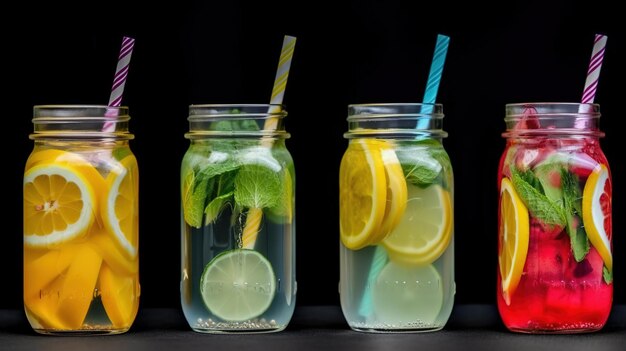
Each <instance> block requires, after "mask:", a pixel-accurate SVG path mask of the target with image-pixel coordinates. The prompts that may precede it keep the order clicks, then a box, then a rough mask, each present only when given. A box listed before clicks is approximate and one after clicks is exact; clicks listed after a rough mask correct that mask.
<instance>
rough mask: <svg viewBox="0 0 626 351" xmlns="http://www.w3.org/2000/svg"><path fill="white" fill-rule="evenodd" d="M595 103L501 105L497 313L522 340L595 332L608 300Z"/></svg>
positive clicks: (607, 243) (607, 231)
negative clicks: (534, 335)
mask: <svg viewBox="0 0 626 351" xmlns="http://www.w3.org/2000/svg"><path fill="white" fill-rule="evenodd" d="M599 118H600V106H599V105H595V104H576V103H531V104H510V105H507V106H506V117H505V122H506V132H505V133H503V136H504V137H505V138H506V148H505V150H504V153H503V154H502V158H501V160H500V166H499V170H498V187H499V192H500V201H499V203H500V205H499V216H498V217H499V239H498V242H499V244H498V248H499V252H498V258H499V265H498V266H499V269H498V286H497V289H498V294H497V296H498V309H499V311H500V316H501V317H502V320H503V322H504V324H505V326H506V327H507V328H509V329H510V330H512V331H516V332H524V333H577V332H587V331H594V330H599V329H601V328H602V327H603V326H604V324H605V323H606V320H607V318H608V316H609V312H610V310H611V303H612V298H613V284H612V269H613V259H612V254H611V234H612V224H611V201H612V198H611V173H610V171H609V166H608V162H607V160H606V157H605V156H604V153H603V152H602V150H601V149H600V143H599V138H600V137H602V136H604V133H602V132H601V131H600V129H599V127H598V124H599Z"/></svg>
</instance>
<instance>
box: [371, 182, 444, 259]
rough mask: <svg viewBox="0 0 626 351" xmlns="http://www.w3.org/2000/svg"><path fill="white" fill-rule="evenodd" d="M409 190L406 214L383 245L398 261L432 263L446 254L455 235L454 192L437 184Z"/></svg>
mask: <svg viewBox="0 0 626 351" xmlns="http://www.w3.org/2000/svg"><path fill="white" fill-rule="evenodd" d="M407 189H408V190H407V197H408V200H407V206H406V210H405V211H404V216H403V217H402V219H401V220H400V223H398V225H397V227H396V228H395V229H394V230H393V231H392V232H391V234H389V236H387V238H386V239H385V240H384V241H383V242H382V244H383V245H384V246H385V248H386V249H387V252H388V253H389V258H390V259H391V260H392V261H394V262H397V263H402V264H408V265H425V264H429V263H432V262H434V261H435V260H436V259H437V258H439V256H441V254H443V252H444V251H445V250H446V248H447V247H448V244H449V243H450V240H451V238H452V204H451V200H450V193H449V192H447V191H445V190H443V188H441V186H439V185H437V184H433V185H431V186H428V187H426V188H420V187H417V186H413V185H409V186H408V187H407Z"/></svg>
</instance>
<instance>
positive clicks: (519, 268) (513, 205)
mask: <svg viewBox="0 0 626 351" xmlns="http://www.w3.org/2000/svg"><path fill="white" fill-rule="evenodd" d="M499 231H500V233H499V236H500V239H499V242H500V244H499V245H500V247H499V254H498V260H499V266H500V276H501V278H502V295H503V298H504V301H505V302H506V304H507V305H510V304H511V296H512V295H513V293H514V292H515V289H517V285H518V284H519V281H520V279H521V278H522V272H523V270H524V264H525V263H526V254H527V253H528V237H529V231H530V227H529V219H528V210H527V209H526V206H524V203H523V202H522V200H521V199H520V197H519V195H517V193H516V192H515V189H514V188H513V184H512V183H511V181H510V180H509V179H508V178H502V183H501V184H500V230H499Z"/></svg>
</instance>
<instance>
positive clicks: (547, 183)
mask: <svg viewBox="0 0 626 351" xmlns="http://www.w3.org/2000/svg"><path fill="white" fill-rule="evenodd" d="M562 169H563V167H562V166H561V165H560V164H558V163H543V164H541V165H539V166H537V167H535V170H534V171H535V175H536V177H537V180H539V183H541V189H542V190H543V193H544V194H545V195H546V196H547V197H548V199H550V200H552V201H553V202H555V203H558V204H559V206H563V190H562V187H561V186H560V184H558V183H561V170H562ZM524 173H528V172H524ZM525 179H527V180H531V178H530V177H529V175H527V176H526V177H525ZM531 181H532V180H531ZM554 182H558V183H557V184H556V185H555V184H554ZM535 188H537V189H539V188H538V187H537V186H535Z"/></svg>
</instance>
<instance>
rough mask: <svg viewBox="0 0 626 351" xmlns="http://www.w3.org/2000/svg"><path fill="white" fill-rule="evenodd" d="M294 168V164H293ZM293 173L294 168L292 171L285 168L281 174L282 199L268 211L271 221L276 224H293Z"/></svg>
mask: <svg viewBox="0 0 626 351" xmlns="http://www.w3.org/2000/svg"><path fill="white" fill-rule="evenodd" d="M292 166H293V164H292ZM291 172H293V168H292V170H291V171H290V169H289V167H283V171H282V172H280V179H281V184H282V186H281V192H280V198H279V200H278V202H277V203H276V205H275V206H273V207H271V208H270V209H269V211H268V213H267V214H268V219H271V220H272V221H274V222H277V223H279V222H282V221H286V222H288V223H289V222H291V221H292V218H293V208H292V207H293V192H294V186H293V178H292V177H291V174H292V173H291Z"/></svg>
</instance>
